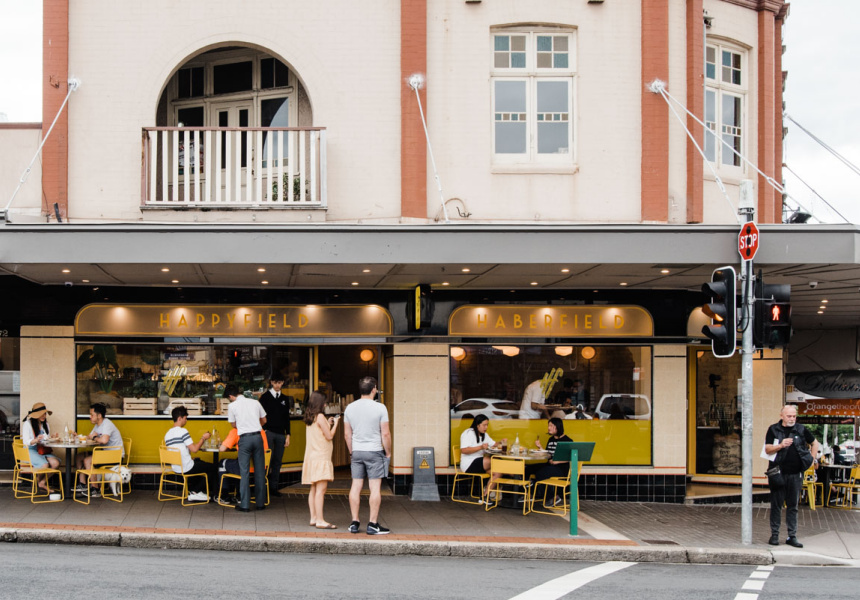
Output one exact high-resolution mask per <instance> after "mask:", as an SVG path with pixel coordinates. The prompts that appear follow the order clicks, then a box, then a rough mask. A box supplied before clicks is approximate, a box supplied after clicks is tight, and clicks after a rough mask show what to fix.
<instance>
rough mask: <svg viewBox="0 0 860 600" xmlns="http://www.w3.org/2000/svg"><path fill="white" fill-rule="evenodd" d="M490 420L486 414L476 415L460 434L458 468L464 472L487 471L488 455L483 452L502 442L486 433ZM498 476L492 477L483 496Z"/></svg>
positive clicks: (485, 495) (500, 444)
mask: <svg viewBox="0 0 860 600" xmlns="http://www.w3.org/2000/svg"><path fill="white" fill-rule="evenodd" d="M489 428H490V420H489V418H488V417H487V415H477V416H476V417H475V418H474V419H472V425H471V426H469V428H468V429H467V430H465V431H464V432H463V433H461V434H460V470H461V471H463V472H465V473H489V472H490V457H489V456H486V455H485V454H484V451H485V450H489V449H490V448H499V447H501V446H502V445H503V442H504V440H503V441H502V442H495V441H493V438H491V437H490V436H489V434H488V433H487V429H489ZM496 479H498V476H495V477H492V478H491V479H490V482H489V483H488V484H487V489H485V490H484V498H488V497H489V496H490V492H492V491H493V485H494V482H495V480H496Z"/></svg>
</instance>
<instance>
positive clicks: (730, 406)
mask: <svg viewBox="0 0 860 600" xmlns="http://www.w3.org/2000/svg"><path fill="white" fill-rule="evenodd" d="M699 355H700V356H699ZM740 378H741V358H740V355H738V354H735V356H733V357H731V358H715V357H714V355H713V354H712V353H711V352H710V351H704V352H697V357H696V380H695V381H696V473H697V474H699V475H706V474H713V475H740V474H741V407H740V404H739V402H738V380H739V379H740Z"/></svg>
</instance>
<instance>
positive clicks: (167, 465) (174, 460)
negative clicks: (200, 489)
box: [158, 446, 209, 506]
mask: <svg viewBox="0 0 860 600" xmlns="http://www.w3.org/2000/svg"><path fill="white" fill-rule="evenodd" d="M158 456H159V458H160V460H161V477H160V478H159V480H158V501H159V502H168V501H170V500H181V501H182V506H195V505H198V504H208V503H209V500H206V502H188V501H187V499H188V480H189V479H191V478H192V477H202V478H203V481H205V482H206V496H209V478H208V477H207V476H206V473H194V474H192V475H186V474H185V473H181V472H180V473H177V472H175V471H174V470H173V467H177V468H178V469H179V470H180V471H182V454H181V453H180V452H179V450H178V449H176V448H168V447H167V446H160V447H159V448H158ZM165 484H173V485H181V486H182V493H181V494H180V495H177V494H171V493H169V492H167V491H166V490H165V488H164V486H165Z"/></svg>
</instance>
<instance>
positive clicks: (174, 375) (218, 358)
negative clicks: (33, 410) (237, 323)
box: [76, 344, 312, 416]
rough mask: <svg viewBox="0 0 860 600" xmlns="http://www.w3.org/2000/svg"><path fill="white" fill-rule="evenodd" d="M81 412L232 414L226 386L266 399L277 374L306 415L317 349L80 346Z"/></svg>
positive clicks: (285, 393) (301, 347) (200, 346)
mask: <svg viewBox="0 0 860 600" xmlns="http://www.w3.org/2000/svg"><path fill="white" fill-rule="evenodd" d="M77 356H78V358H77V364H76V370H77V412H78V414H79V415H87V414H88V412H89V407H90V405H91V404H93V403H96V402H102V403H104V404H105V405H106V406H107V409H108V414H110V415H140V416H143V415H156V414H158V415H164V414H170V410H171V409H172V407H173V406H177V405H179V404H183V405H185V406H186V407H188V409H189V413H190V414H192V415H219V414H221V415H224V414H226V403H227V401H226V399H224V398H223V393H224V387H225V386H226V385H227V384H230V383H232V384H236V385H237V386H238V387H239V389H240V390H241V391H243V392H244V393H245V395H246V396H253V397H259V396H260V394H262V393H263V392H264V391H265V390H266V385H267V384H268V380H269V378H270V376H271V375H272V374H273V373H278V374H279V375H281V376H282V377H283V378H284V380H285V384H284V387H283V388H282V393H283V394H284V395H285V396H286V397H287V399H288V400H289V401H290V403H291V406H292V408H293V410H294V411H295V412H296V413H299V412H300V411H301V409H302V407H303V406H304V403H305V402H306V400H307V398H308V395H309V393H310V382H311V381H312V378H311V372H312V371H311V366H312V365H311V361H312V358H311V357H312V348H311V347H309V346H266V345H219V346H210V345H169V344H78V346H77Z"/></svg>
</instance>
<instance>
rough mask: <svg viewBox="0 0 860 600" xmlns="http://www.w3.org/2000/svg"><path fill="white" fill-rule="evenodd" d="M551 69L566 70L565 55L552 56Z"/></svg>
mask: <svg viewBox="0 0 860 600" xmlns="http://www.w3.org/2000/svg"><path fill="white" fill-rule="evenodd" d="M552 66H553V67H555V68H556V69H567V68H568V66H567V54H556V55H554V56H553V65H552Z"/></svg>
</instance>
